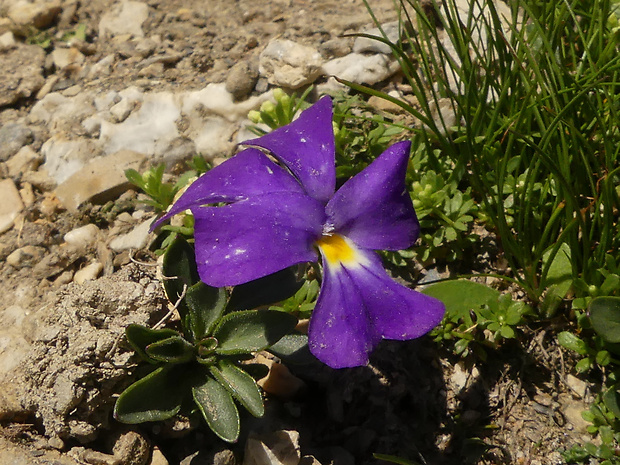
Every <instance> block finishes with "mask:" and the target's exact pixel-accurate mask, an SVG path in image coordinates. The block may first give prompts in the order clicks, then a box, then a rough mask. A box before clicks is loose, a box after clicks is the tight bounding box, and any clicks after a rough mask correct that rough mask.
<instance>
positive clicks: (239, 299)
mask: <svg viewBox="0 0 620 465" xmlns="http://www.w3.org/2000/svg"><path fill="white" fill-rule="evenodd" d="M296 269H297V267H296V266H294V267H289V268H285V269H284V270H281V271H278V272H276V273H273V274H270V275H269V276H265V277H264V278H259V279H256V280H254V281H250V282H249V283H245V284H240V285H238V286H235V288H234V289H233V291H232V293H231V295H230V301H229V302H228V310H229V311H237V310H250V309H253V308H258V307H261V306H263V305H270V304H274V303H276V302H280V301H282V300H285V299H288V298H289V297H291V296H292V295H294V294H295V292H297V290H298V289H299V288H300V287H301V286H302V284H303V282H302V281H299V280H298V279H297V273H296Z"/></svg>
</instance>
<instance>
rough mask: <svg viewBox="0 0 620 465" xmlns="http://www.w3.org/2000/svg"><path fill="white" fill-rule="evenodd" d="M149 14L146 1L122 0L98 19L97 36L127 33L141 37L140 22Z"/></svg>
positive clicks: (113, 35) (142, 33)
mask: <svg viewBox="0 0 620 465" xmlns="http://www.w3.org/2000/svg"><path fill="white" fill-rule="evenodd" d="M148 15H149V7H148V5H147V4H146V3H142V2H134V1H128V0H124V1H122V2H120V3H119V4H117V5H115V6H114V7H112V9H111V11H109V12H108V13H106V14H104V15H103V17H102V18H101V21H99V37H100V38H105V37H115V36H122V35H125V34H127V35H129V36H130V37H131V36H133V37H143V36H144V32H143V31H142V23H144V21H146V19H147V18H148Z"/></svg>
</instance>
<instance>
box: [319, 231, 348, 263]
mask: <svg viewBox="0 0 620 465" xmlns="http://www.w3.org/2000/svg"><path fill="white" fill-rule="evenodd" d="M316 245H317V246H318V247H319V249H321V252H322V253H323V257H324V258H325V260H327V262H328V263H329V264H330V265H332V266H336V265H339V264H347V263H350V264H352V263H354V262H357V261H358V260H357V253H356V251H355V249H353V247H351V246H350V245H349V243H348V242H347V241H346V240H345V239H344V237H342V236H339V235H338V234H332V235H330V236H322V237H321V238H320V239H319V240H318V241H317V242H316Z"/></svg>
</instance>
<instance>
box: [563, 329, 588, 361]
mask: <svg viewBox="0 0 620 465" xmlns="http://www.w3.org/2000/svg"><path fill="white" fill-rule="evenodd" d="M558 342H559V343H560V345H561V346H562V347H566V348H567V349H569V350H572V351H575V352H577V353H578V354H579V355H588V345H587V344H586V343H585V342H584V341H583V340H581V339H579V338H578V337H577V336H575V335H574V334H573V333H571V332H569V331H562V332H561V333H560V334H558Z"/></svg>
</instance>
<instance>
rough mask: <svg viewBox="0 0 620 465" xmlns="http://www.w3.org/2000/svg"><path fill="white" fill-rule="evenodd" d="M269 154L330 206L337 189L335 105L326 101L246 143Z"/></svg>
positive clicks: (315, 195)
mask: <svg viewBox="0 0 620 465" xmlns="http://www.w3.org/2000/svg"><path fill="white" fill-rule="evenodd" d="M244 144H246V145H254V146H257V147H262V148H264V149H267V150H269V151H270V152H271V153H272V154H273V155H274V156H275V157H276V158H277V159H278V160H280V161H281V162H282V163H284V164H285V165H286V166H287V167H288V168H289V169H290V170H291V172H293V174H295V176H297V178H298V179H299V181H300V182H301V183H302V184H303V186H304V188H305V189H306V192H307V193H308V195H310V196H311V197H314V198H315V199H317V200H319V201H321V202H323V203H327V201H328V200H329V198H330V197H331V196H332V195H333V193H334V190H335V186H336V167H335V156H336V155H335V151H336V148H335V140H334V130H333V127H332V101H331V99H330V98H329V97H323V98H321V99H320V100H319V101H318V102H316V103H315V104H314V105H312V106H311V107H310V108H308V109H307V110H305V111H303V112H302V113H301V114H300V115H299V117H298V118H297V119H296V120H295V121H293V122H292V123H290V124H287V125H286V126H283V127H281V128H278V129H276V130H274V131H272V132H270V133H269V134H266V135H264V136H262V137H259V138H258V139H253V140H249V141H246V142H244Z"/></svg>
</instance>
